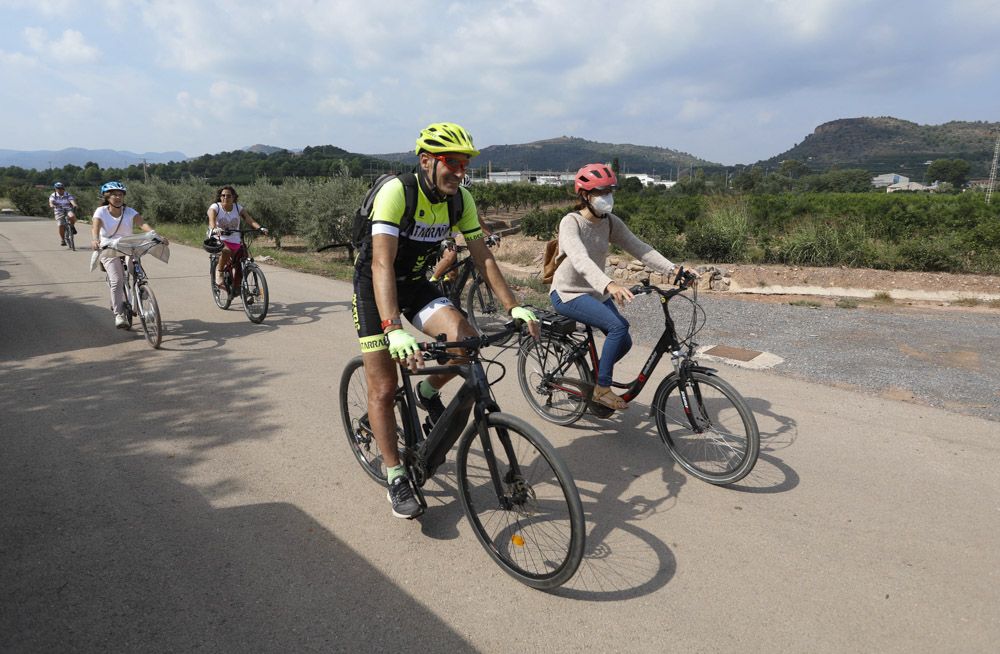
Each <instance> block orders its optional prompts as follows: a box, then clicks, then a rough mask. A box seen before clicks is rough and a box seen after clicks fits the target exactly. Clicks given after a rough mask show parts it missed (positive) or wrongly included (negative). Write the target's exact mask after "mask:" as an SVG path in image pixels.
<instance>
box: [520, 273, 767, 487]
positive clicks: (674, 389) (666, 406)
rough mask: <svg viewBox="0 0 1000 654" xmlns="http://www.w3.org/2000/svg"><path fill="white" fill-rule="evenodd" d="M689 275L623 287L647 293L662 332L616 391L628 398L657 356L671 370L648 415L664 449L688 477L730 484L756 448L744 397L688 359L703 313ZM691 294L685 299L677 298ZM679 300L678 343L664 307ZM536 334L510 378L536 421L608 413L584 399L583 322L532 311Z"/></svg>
mask: <svg viewBox="0 0 1000 654" xmlns="http://www.w3.org/2000/svg"><path fill="white" fill-rule="evenodd" d="M694 280H695V277H694V276H693V275H691V274H690V273H686V272H684V270H683V269H680V270H679V271H678V273H677V276H676V278H675V279H674V284H675V285H676V288H671V289H668V290H663V289H661V288H658V287H656V286H651V285H650V284H649V280H648V279H646V280H643V281H642V282H641V283H640V284H638V285H636V286H633V287H632V288H631V289H629V290H630V291H631V292H632V294H633V295H642V294H647V293H655V294H657V295H658V296H659V298H660V304H661V307H662V308H663V318H664V330H663V333H662V334H661V336H660V338H659V340H658V341H657V343H656V345H655V346H654V348H653V351H652V352H651V353H650V355H649V358H647V359H646V362H645V363H644V364H643V366H642V370H641V371H640V372H639V375H638V376H637V377H636V378H635V379H634V380H632V381H630V382H628V383H617V382H615V383H613V384H612V386H614V387H615V388H624V389H625V392H624V393H623V394H622V397H623V398H624V399H625V401H631V400H632V399H634V398H635V397H636V396H637V395H639V393H640V392H641V391H642V389H643V387H645V385H646V382H647V381H648V380H649V379H651V378H652V376H653V372H654V370H655V369H656V366H657V364H658V363H659V362H660V359H661V358H662V357H663V355H664V354H669V355H670V360H671V362H672V363H673V370H672V371H671V372H670V373H669V374H668V375H667V376H666V377H665V378H664V379H663V380H662V381H661V382H660V384H659V386H658V387H657V389H656V392H655V394H654V395H653V402H652V404H651V406H650V413H651V415H653V416H654V417H655V421H656V429H657V432H659V435H660V439H661V440H662V441H663V444H664V445H665V446H666V448H667V451H668V452H669V453H670V455H671V457H673V459H674V460H675V461H677V463H679V464H680V465H681V467H683V468H684V469H685V470H687V471H688V472H689V473H691V474H692V475H694V476H695V477H697V478H699V479H702V480H704V481H707V482H709V483H712V484H731V483H734V482H737V481H739V480H740V479H743V477H745V476H746V475H747V474H749V472H750V471H751V470H752V469H753V467H754V465H755V464H756V462H757V455H758V453H759V450H760V432H759V430H758V427H757V421H756V419H755V418H754V415H753V412H752V411H751V410H750V407H749V406H748V405H747V403H746V400H744V399H743V397H742V396H741V395H740V394H739V393H738V392H737V391H736V389H734V388H733V387H732V386H731V385H729V384H728V383H727V382H726V381H724V380H723V379H721V378H720V377H719V376H718V374H717V371H716V370H715V369H713V368H707V367H705V366H702V365H699V364H698V362H697V361H696V360H695V359H694V352H695V348H696V347H697V344H696V343H695V342H694V336H695V335H696V334H697V333H698V332H699V331H700V330H701V328H702V327H704V324H705V312H704V310H703V309H702V307H701V305H700V304H699V303H698V287H697V284H695V283H694ZM688 290H691V291H692V292H691V293H690V294H685V292H686V291H688ZM675 298H682V299H683V300H687V301H688V302H689V303H690V304H691V309H692V313H691V320H690V324H689V326H688V329H687V330H686V334H684V337H683V338H678V334H677V331H676V328H675V324H674V320H673V318H672V317H671V315H670V310H669V303H670V301H671V300H673V299H675ZM538 315H539V319H540V321H541V323H542V337H541V339H540V341H539V342H538V343H534V342H530V341H525V342H523V343H522V345H521V347H520V348H519V350H518V359H517V380H518V385H519V386H520V387H521V392H522V393H523V394H524V397H525V398H526V399H527V400H528V404H529V405H530V406H531V408H532V409H533V410H534V411H535V413H537V414H538V415H540V416H541V417H542V418H544V419H546V420H548V421H549V422H553V423H555V424H558V425H569V424H572V423H574V422H576V421H577V420H579V418H580V417H581V416H583V414H584V413H586V412H588V411H589V412H590V413H591V414H593V415H595V416H597V417H600V418H607V417H610V416H611V415H612V414H613V413H614V409H611V408H609V407H606V406H604V405H603V404H598V403H595V402H593V401H592V400H591V397H592V395H593V392H594V384H595V380H596V379H597V370H598V364H599V359H598V355H597V347H596V346H595V343H594V332H593V330H592V329H591V327H590V326H589V325H584V329H583V330H582V331H579V330H577V328H576V321H574V320H572V319H570V318H566V317H565V316H561V315H559V314H556V313H553V312H550V311H543V310H540V311H539V312H538Z"/></svg>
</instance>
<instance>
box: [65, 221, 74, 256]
mask: <svg viewBox="0 0 1000 654" xmlns="http://www.w3.org/2000/svg"><path fill="white" fill-rule="evenodd" d="M66 245H68V246H69V249H70V250H72V251H74V252H75V251H76V238H75V237H74V236H73V226H72V225H66Z"/></svg>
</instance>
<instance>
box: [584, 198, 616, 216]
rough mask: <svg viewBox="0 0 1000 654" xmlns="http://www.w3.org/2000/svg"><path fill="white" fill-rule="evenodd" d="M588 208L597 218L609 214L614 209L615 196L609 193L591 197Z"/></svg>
mask: <svg viewBox="0 0 1000 654" xmlns="http://www.w3.org/2000/svg"><path fill="white" fill-rule="evenodd" d="M590 208H591V209H592V210H593V211H594V213H596V214H597V215H598V216H603V215H604V214H608V213H611V210H612V209H614V208H615V196H614V195H612V194H611V193H608V194H607V195H595V196H591V198H590Z"/></svg>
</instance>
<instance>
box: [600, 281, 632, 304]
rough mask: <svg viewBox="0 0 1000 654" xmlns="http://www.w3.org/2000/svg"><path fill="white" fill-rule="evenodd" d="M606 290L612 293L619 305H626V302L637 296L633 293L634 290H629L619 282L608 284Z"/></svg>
mask: <svg viewBox="0 0 1000 654" xmlns="http://www.w3.org/2000/svg"><path fill="white" fill-rule="evenodd" d="M604 291H605V292H606V293H608V294H609V295H611V297H613V298H614V299H615V302H617V303H618V305H619V306H625V303H626V302H631V301H632V298H634V297H635V295H633V294H632V291H630V290H628V289H627V288H625V287H624V286H622V285H621V284H619V283H618V282H611V283H610V284H608V287H607V288H606V289H604Z"/></svg>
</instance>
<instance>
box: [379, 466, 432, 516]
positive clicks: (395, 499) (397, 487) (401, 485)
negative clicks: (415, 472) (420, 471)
mask: <svg viewBox="0 0 1000 654" xmlns="http://www.w3.org/2000/svg"><path fill="white" fill-rule="evenodd" d="M386 497H388V498H389V502H391V503H392V515H394V516H395V517H397V518H406V519H407V520H412V519H413V518H416V517H417V516H419V515H420V514H422V513H423V512H424V507H422V506H420V502H418V501H417V498H416V496H415V495H414V494H413V486H412V485H411V484H410V478H409V477H407V476H406V475H400V476H398V477H396V478H395V479H393V480H392V483H390V484H389V492H388V493H386Z"/></svg>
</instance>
